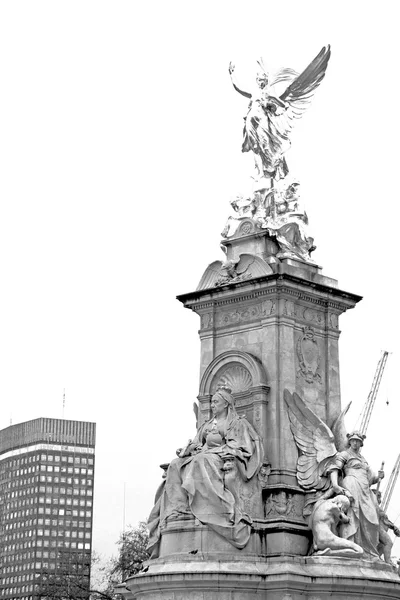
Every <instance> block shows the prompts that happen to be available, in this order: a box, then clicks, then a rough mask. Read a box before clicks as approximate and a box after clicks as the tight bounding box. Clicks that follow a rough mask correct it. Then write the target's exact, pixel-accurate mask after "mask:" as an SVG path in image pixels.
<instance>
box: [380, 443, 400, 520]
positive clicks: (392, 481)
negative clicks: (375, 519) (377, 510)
mask: <svg viewBox="0 0 400 600" xmlns="http://www.w3.org/2000/svg"><path fill="white" fill-rule="evenodd" d="M399 472H400V454H399V456H398V457H397V460H396V463H395V465H394V467H393V471H392V472H391V474H390V477H389V481H388V483H387V486H386V488H385V492H384V494H383V497H382V502H381V508H382V509H383V511H384V512H386V511H387V509H388V506H389V502H390V500H391V497H392V494H393V490H394V487H395V485H396V482H397V478H398V476H399Z"/></svg>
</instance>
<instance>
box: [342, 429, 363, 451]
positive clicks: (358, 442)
mask: <svg viewBox="0 0 400 600" xmlns="http://www.w3.org/2000/svg"><path fill="white" fill-rule="evenodd" d="M365 437H366V436H365V435H364V434H363V433H361V431H352V432H351V433H348V434H347V440H348V445H349V446H350V447H351V448H353V447H354V449H355V450H358V448H361V446H364V440H365ZM352 441H353V444H352V443H351V442H352Z"/></svg>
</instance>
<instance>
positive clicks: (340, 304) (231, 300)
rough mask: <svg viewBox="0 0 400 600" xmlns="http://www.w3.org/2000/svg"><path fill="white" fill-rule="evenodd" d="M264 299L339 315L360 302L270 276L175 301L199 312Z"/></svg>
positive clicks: (288, 277) (289, 278) (297, 280)
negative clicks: (297, 303) (301, 304)
mask: <svg viewBox="0 0 400 600" xmlns="http://www.w3.org/2000/svg"><path fill="white" fill-rule="evenodd" d="M310 288H312V291H311V290H310ZM266 296H279V297H282V298H284V297H287V298H291V299H295V300H300V301H304V302H307V303H310V304H315V305H318V306H322V307H324V308H330V309H332V310H337V311H339V312H342V311H344V310H347V309H349V308H353V307H354V306H355V305H356V304H357V302H359V301H360V300H361V299H362V296H358V295H357V294H352V293H349V292H344V291H342V290H339V289H337V288H334V287H330V286H326V285H323V284H321V283H314V282H311V281H308V280H306V279H303V278H301V277H296V276H294V275H291V274H287V273H273V274H271V275H264V276H262V277H257V278H254V279H251V280H247V281H240V282H237V283H235V284H230V285H224V286H219V287H215V288H211V289H207V290H198V291H196V292H190V293H188V294H181V295H180V296H177V299H178V300H179V301H180V302H182V304H183V305H184V306H185V307H186V308H190V309H192V310H194V311H195V312H201V311H203V310H207V309H210V308H217V307H222V306H228V305H232V304H236V303H238V302H251V301H254V300H256V299H258V298H263V297H266Z"/></svg>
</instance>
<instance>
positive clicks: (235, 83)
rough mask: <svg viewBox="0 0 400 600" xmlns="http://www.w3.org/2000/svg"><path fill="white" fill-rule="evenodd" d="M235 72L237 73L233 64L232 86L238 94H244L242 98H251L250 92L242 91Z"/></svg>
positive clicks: (230, 70)
mask: <svg viewBox="0 0 400 600" xmlns="http://www.w3.org/2000/svg"><path fill="white" fill-rule="evenodd" d="M234 71H235V65H234V64H233V63H231V62H230V63H229V75H230V76H231V81H232V85H233V87H234V88H235V90H236V91H237V92H239V94H242V96H244V97H245V98H251V94H249V93H248V92H244V91H243V90H241V89H240V87H239V86H238V84H237V81H236V77H235V76H234V74H233V73H234Z"/></svg>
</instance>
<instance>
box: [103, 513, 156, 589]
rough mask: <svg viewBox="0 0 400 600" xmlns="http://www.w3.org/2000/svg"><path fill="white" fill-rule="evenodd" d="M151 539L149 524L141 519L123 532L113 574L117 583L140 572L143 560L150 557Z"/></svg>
mask: <svg viewBox="0 0 400 600" xmlns="http://www.w3.org/2000/svg"><path fill="white" fill-rule="evenodd" d="M148 540H149V533H148V531H147V525H146V523H145V522H144V521H141V522H140V523H139V524H138V525H137V526H136V527H133V526H132V525H129V526H128V528H127V529H126V530H125V531H124V532H123V533H122V534H121V537H120V538H119V540H118V542H117V544H118V558H116V559H114V561H113V562H114V564H113V569H112V576H113V577H114V578H115V579H116V580H118V581H116V583H117V582H118V583H120V582H121V581H124V580H125V579H126V578H127V577H131V576H132V575H135V574H136V573H138V572H139V571H140V570H141V568H142V566H143V562H144V561H145V560H147V559H148V558H149V553H148V552H147V550H146V547H147V543H148Z"/></svg>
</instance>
